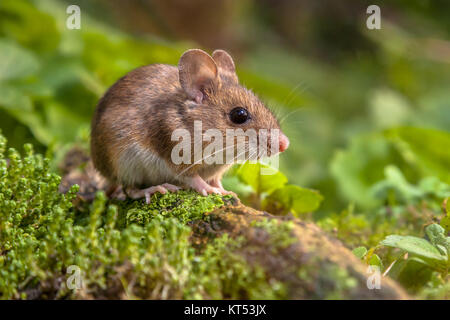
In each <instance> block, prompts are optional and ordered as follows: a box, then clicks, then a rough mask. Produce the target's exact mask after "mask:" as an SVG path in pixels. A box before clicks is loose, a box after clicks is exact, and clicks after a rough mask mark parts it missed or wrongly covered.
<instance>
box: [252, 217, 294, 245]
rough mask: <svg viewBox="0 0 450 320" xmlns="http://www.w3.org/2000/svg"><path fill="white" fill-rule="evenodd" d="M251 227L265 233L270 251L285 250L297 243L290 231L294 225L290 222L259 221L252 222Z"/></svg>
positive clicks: (265, 219) (275, 220)
mask: <svg viewBox="0 0 450 320" xmlns="http://www.w3.org/2000/svg"><path fill="white" fill-rule="evenodd" d="M251 226H252V227H255V228H261V229H263V230H264V231H266V232H267V234H268V236H269V242H268V243H270V244H271V249H272V251H278V250H281V249H286V248H287V247H289V246H290V245H291V244H293V243H295V242H297V238H296V237H294V235H293V234H292V231H293V229H294V223H293V222H292V221H282V220H277V219H267V218H264V219H261V220H254V221H252V223H251Z"/></svg>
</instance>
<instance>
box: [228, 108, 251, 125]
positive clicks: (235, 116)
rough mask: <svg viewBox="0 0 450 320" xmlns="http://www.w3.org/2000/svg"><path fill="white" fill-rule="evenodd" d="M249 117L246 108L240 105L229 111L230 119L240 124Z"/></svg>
mask: <svg viewBox="0 0 450 320" xmlns="http://www.w3.org/2000/svg"><path fill="white" fill-rule="evenodd" d="M249 118H250V114H249V113H248V111H247V109H245V108H242V107H236V108H234V109H233V110H231V111H230V119H231V121H233V122H234V123H236V124H242V123H244V122H246V121H247V120H248V119H249Z"/></svg>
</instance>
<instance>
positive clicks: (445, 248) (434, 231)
mask: <svg viewBox="0 0 450 320" xmlns="http://www.w3.org/2000/svg"><path fill="white" fill-rule="evenodd" d="M425 234H426V235H427V237H428V239H430V242H431V243H432V244H433V245H434V246H435V247H436V248H437V249H438V250H439V251H440V252H441V254H444V255H448V254H449V253H450V238H449V237H446V236H445V230H444V228H443V227H441V226H440V225H438V224H436V223H433V224H430V225H429V226H427V227H426V228H425Z"/></svg>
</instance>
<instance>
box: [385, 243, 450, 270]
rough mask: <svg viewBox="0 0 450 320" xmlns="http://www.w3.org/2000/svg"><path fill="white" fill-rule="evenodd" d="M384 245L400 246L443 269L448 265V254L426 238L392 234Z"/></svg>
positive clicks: (432, 265)
mask: <svg viewBox="0 0 450 320" xmlns="http://www.w3.org/2000/svg"><path fill="white" fill-rule="evenodd" d="M380 244H382V245H385V246H388V247H394V248H399V249H401V250H404V251H406V252H408V253H410V254H413V255H416V256H418V257H420V258H422V259H423V260H424V261H425V262H426V263H427V264H428V265H429V266H431V267H434V268H437V269H440V270H441V269H443V268H445V267H446V262H447V256H446V255H443V254H441V252H440V251H439V250H438V249H437V248H436V247H435V246H433V244H431V243H430V242H428V241H427V240H425V239H422V238H418V237H413V236H400V235H390V236H387V237H386V238H385V239H384V240H383V241H381V243H380Z"/></svg>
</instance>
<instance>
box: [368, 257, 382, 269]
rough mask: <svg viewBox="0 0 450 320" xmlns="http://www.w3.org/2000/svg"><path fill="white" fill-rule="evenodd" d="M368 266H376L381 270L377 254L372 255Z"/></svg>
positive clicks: (380, 262)
mask: <svg viewBox="0 0 450 320" xmlns="http://www.w3.org/2000/svg"><path fill="white" fill-rule="evenodd" d="M369 265H371V266H377V267H379V268H380V270H382V269H383V262H382V261H381V259H380V257H379V256H378V255H377V254H375V253H374V254H372V256H371V257H370V259H369Z"/></svg>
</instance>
